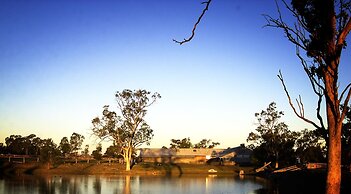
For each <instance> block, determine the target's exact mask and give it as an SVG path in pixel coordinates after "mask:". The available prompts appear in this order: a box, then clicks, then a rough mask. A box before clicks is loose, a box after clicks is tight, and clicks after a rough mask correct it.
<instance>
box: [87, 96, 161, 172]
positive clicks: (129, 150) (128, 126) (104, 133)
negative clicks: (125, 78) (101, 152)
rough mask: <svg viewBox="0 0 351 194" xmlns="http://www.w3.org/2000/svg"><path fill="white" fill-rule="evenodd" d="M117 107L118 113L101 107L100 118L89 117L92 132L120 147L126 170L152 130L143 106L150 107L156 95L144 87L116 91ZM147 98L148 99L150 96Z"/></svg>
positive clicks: (145, 108)
mask: <svg viewBox="0 0 351 194" xmlns="http://www.w3.org/2000/svg"><path fill="white" fill-rule="evenodd" d="M115 96H116V101H117V107H118V109H119V110H120V115H121V116H119V115H117V113H116V112H114V111H110V110H109V106H108V105H106V106H104V110H103V112H102V115H103V116H102V117H101V118H99V117H96V118H94V119H93V120H92V124H93V128H92V131H93V134H94V135H96V136H97V137H99V138H100V139H102V140H103V139H110V140H113V141H115V143H116V144H117V145H118V146H119V147H121V149H122V155H123V158H124V161H125V163H126V171H129V170H130V167H131V160H132V155H133V152H134V149H135V148H136V147H138V146H140V145H142V144H144V143H146V144H149V143H150V140H151V138H152V137H153V130H152V129H151V128H150V126H149V125H148V124H147V123H146V121H145V120H144V117H145V115H146V113H147V108H148V107H149V106H151V105H152V104H153V103H154V102H155V101H156V99H157V98H161V96H160V94H158V93H154V94H152V95H151V94H150V92H148V91H146V90H134V91H131V90H128V89H125V90H123V91H122V92H117V93H116V95H115ZM150 98H151V99H150Z"/></svg>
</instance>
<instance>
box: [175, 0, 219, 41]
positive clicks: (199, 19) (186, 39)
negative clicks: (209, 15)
mask: <svg viewBox="0 0 351 194" xmlns="http://www.w3.org/2000/svg"><path fill="white" fill-rule="evenodd" d="M211 1H212V0H208V1H205V2H202V3H201V4H206V7H205V9H203V10H202V13H201V15H200V16H199V18H198V19H197V21H196V23H195V25H194V27H193V30H192V31H191V35H190V37H189V38H184V40H182V41H178V40H175V39H173V41H174V42H175V43H178V44H179V45H182V44H184V43H186V42H189V41H190V40H191V39H193V38H194V36H195V30H196V28H197V25H198V24H199V23H200V21H201V19H202V17H203V16H204V15H205V12H206V11H207V10H208V7H209V6H210V3H211Z"/></svg>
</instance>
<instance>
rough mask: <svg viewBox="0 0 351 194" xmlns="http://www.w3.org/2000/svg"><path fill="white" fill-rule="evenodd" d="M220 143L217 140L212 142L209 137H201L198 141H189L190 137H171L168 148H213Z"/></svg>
mask: <svg viewBox="0 0 351 194" xmlns="http://www.w3.org/2000/svg"><path fill="white" fill-rule="evenodd" d="M218 145H220V143H219V142H212V140H211V139H202V140H201V141H200V142H199V143H196V144H193V143H191V140H190V137H188V138H183V139H181V140H180V139H171V143H170V148H174V149H179V148H214V147H216V146H218Z"/></svg>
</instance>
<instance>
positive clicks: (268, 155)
mask: <svg viewBox="0 0 351 194" xmlns="http://www.w3.org/2000/svg"><path fill="white" fill-rule="evenodd" d="M282 115H284V113H283V112H282V111H277V110H276V104H275V103H274V102H272V103H270V104H269V106H268V108H267V109H266V110H262V111H261V112H260V113H256V114H255V116H256V118H257V121H258V123H257V128H256V133H255V132H251V133H250V134H249V136H248V138H247V142H250V143H252V144H251V145H249V147H250V148H252V149H254V156H255V157H256V158H257V159H258V160H260V161H261V162H262V163H263V162H268V161H275V162H280V161H283V162H285V163H290V162H292V161H294V157H293V156H294V154H293V153H294V149H293V148H294V145H295V141H296V139H297V135H298V134H297V133H296V132H292V131H290V130H289V129H288V126H287V125H286V124H285V123H284V122H280V121H279V119H280V118H281V117H282Z"/></svg>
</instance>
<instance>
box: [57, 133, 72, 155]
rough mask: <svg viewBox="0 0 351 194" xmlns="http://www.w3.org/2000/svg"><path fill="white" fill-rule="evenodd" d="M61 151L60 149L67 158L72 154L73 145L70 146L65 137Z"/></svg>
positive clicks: (61, 144) (60, 146)
mask: <svg viewBox="0 0 351 194" xmlns="http://www.w3.org/2000/svg"><path fill="white" fill-rule="evenodd" d="M59 149H60V151H61V153H62V155H63V156H65V157H66V155H67V154H69V153H71V145H70V144H69V141H68V138H67V137H63V138H62V139H61V141H60V145H59Z"/></svg>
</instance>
